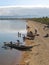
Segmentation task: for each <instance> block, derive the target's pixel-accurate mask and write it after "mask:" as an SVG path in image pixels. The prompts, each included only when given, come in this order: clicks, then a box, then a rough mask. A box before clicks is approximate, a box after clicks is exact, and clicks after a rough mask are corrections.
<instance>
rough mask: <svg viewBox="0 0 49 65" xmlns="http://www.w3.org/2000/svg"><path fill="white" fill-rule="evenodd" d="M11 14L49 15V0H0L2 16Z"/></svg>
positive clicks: (0, 13) (0, 14)
mask: <svg viewBox="0 0 49 65" xmlns="http://www.w3.org/2000/svg"><path fill="white" fill-rule="evenodd" d="M19 7H20V8H19ZM34 7H35V8H36V7H39V9H38V8H37V9H34ZM41 7H42V9H40V8H41ZM28 8H29V10H28ZM44 8H45V9H44ZM9 15H11V16H49V0H0V16H9Z"/></svg>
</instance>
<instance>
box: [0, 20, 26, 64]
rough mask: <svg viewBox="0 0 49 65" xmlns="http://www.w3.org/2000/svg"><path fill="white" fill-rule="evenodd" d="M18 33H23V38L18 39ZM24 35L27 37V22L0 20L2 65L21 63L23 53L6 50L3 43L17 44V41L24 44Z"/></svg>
mask: <svg viewBox="0 0 49 65" xmlns="http://www.w3.org/2000/svg"><path fill="white" fill-rule="evenodd" d="M18 32H20V33H21V37H18ZM23 35H26V20H0V65H12V64H14V63H15V62H16V63H19V61H20V59H21V57H22V51H19V50H16V49H10V48H7V49H4V48H2V46H3V45H4V43H3V42H10V41H12V42H17V40H20V42H22V44H24V43H25V42H23V39H22V37H23Z"/></svg>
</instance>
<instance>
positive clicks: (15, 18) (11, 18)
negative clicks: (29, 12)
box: [0, 18, 26, 20]
mask: <svg viewBox="0 0 49 65" xmlns="http://www.w3.org/2000/svg"><path fill="white" fill-rule="evenodd" d="M25 19H26V18H0V20H25Z"/></svg>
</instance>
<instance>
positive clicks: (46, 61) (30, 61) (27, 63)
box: [20, 20, 49, 65]
mask: <svg viewBox="0 0 49 65" xmlns="http://www.w3.org/2000/svg"><path fill="white" fill-rule="evenodd" d="M27 25H28V26H29V27H30V28H29V29H27V31H32V32H33V33H35V29H37V31H38V32H37V33H38V34H39V36H35V39H34V40H26V41H25V42H26V45H33V48H32V50H31V51H24V52H23V57H22V59H21V63H20V65H49V37H47V38H45V37H44V36H45V34H47V33H49V29H45V30H43V27H44V25H45V24H41V23H39V22H34V21H30V20H28V22H27ZM34 45H35V46H34Z"/></svg>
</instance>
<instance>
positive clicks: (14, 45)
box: [4, 43, 33, 50]
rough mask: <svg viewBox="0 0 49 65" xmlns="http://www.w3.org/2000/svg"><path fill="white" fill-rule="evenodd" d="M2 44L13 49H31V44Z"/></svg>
mask: <svg viewBox="0 0 49 65" xmlns="http://www.w3.org/2000/svg"><path fill="white" fill-rule="evenodd" d="M4 46H8V47H10V48H14V49H20V50H25V49H31V48H32V47H33V46H26V45H16V44H9V43H8V44H4Z"/></svg>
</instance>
